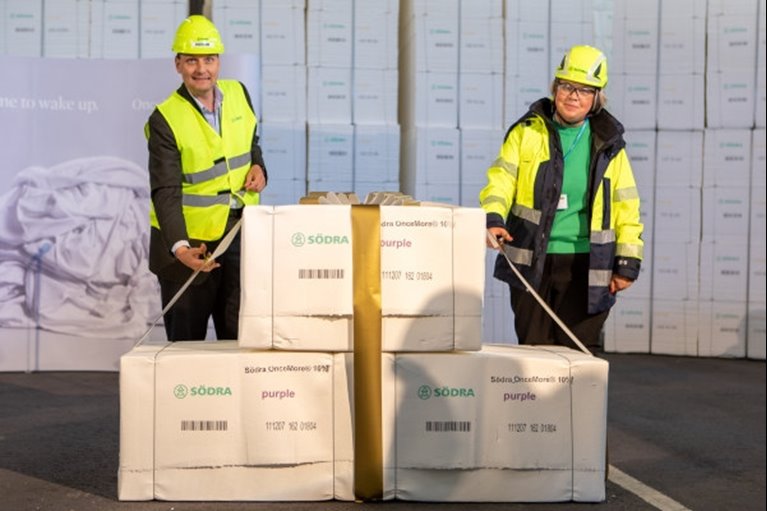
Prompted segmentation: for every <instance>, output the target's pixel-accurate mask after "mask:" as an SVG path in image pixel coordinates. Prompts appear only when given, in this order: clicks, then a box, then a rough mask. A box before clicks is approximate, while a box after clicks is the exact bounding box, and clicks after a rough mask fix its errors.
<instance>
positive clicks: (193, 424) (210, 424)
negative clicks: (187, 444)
mask: <svg viewBox="0 0 767 511" xmlns="http://www.w3.org/2000/svg"><path fill="white" fill-rule="evenodd" d="M228 429H229V421H194V420H182V421H181V431H227V430H228Z"/></svg>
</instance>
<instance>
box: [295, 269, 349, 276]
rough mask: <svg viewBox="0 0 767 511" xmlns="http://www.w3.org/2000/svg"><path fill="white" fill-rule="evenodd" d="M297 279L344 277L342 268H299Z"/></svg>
mask: <svg viewBox="0 0 767 511" xmlns="http://www.w3.org/2000/svg"><path fill="white" fill-rule="evenodd" d="M298 278H299V279H342V278H344V269H343V268H300V269H299V270H298Z"/></svg>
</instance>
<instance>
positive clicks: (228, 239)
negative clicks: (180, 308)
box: [133, 218, 242, 348]
mask: <svg viewBox="0 0 767 511" xmlns="http://www.w3.org/2000/svg"><path fill="white" fill-rule="evenodd" d="M241 226H242V218H240V219H239V220H237V223H236V224H234V226H233V227H232V228H231V230H230V231H229V232H228V233H226V236H224V237H223V239H222V240H221V243H219V244H218V246H217V247H216V250H214V251H213V253H212V254H211V255H210V256H209V257H206V258H205V262H206V263H207V262H208V261H210V260H211V259H217V258H218V257H219V256H220V255H221V254H223V253H224V252H226V249H227V248H229V245H231V244H232V240H234V237H235V236H237V233H238V232H239V231H240V227H241ZM200 271H201V269H200V268H198V269H197V270H195V271H194V273H192V275H191V276H190V277H189V278H188V279H187V281H186V282H184V285H183V286H181V289H179V290H178V292H177V293H176V294H175V295H174V296H173V298H172V299H171V300H170V301H169V302H168V305H166V306H165V308H164V309H163V310H162V312H160V314H159V315H158V316H157V318H156V319H155V320H154V321H153V322H152V324H151V325H149V328H148V329H147V331H146V332H144V335H142V336H141V338H140V339H139V340H138V341H136V344H134V345H133V347H134V348H137V347H139V346H141V345H142V344H143V343H144V341H145V340H146V338H147V337H149V334H150V333H151V332H152V330H153V329H154V327H155V326H157V323H159V321H160V320H161V319H162V317H163V316H164V315H165V313H166V312H168V311H169V310H170V308H171V307H173V305H174V304H175V303H176V302H177V301H178V299H179V298H181V295H182V294H184V291H186V289H187V288H188V287H189V286H190V285H191V284H192V282H193V281H194V279H195V278H196V277H197V274H198V273H200Z"/></svg>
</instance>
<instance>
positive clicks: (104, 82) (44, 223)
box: [0, 56, 260, 370]
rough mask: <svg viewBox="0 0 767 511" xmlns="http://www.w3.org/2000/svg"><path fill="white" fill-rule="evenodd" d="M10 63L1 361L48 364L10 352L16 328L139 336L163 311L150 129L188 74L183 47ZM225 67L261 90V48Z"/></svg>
mask: <svg viewBox="0 0 767 511" xmlns="http://www.w3.org/2000/svg"><path fill="white" fill-rule="evenodd" d="M0 66H2V69H4V70H5V72H4V78H3V80H2V81H0V140H2V141H3V143H2V146H3V157H2V160H0V218H1V219H2V220H1V221H0V370H18V369H19V368H14V367H13V366H14V364H13V363H10V362H8V361H9V360H14V359H21V358H25V359H27V362H28V363H27V366H28V367H26V368H28V369H37V368H38V367H37V366H38V365H39V364H37V363H36V362H35V361H34V360H30V358H29V357H28V356H25V357H21V356H16V357H14V355H13V353H10V354H9V353H8V351H9V348H8V347H9V346H17V347H16V348H13V349H15V350H17V351H18V350H19V349H23V344H19V343H18V342H16V343H15V344H14V343H13V342H10V341H8V342H7V344H6V345H5V346H3V344H4V343H6V341H7V340H8V339H14V340H16V341H18V339H16V338H17V337H18V336H15V337H14V335H13V334H11V333H9V329H13V330H16V329H18V328H23V329H27V330H29V329H34V330H35V331H36V332H38V333H37V334H36V337H37V338H38V341H39V336H40V334H39V332H43V333H47V332H50V333H52V334H54V333H55V334H57V336H54V337H56V338H60V337H61V334H64V335H65V336H72V337H75V338H87V339H90V340H91V341H93V340H102V339H103V340H114V339H126V340H128V339H131V340H136V339H138V338H139V337H140V336H141V334H142V333H143V332H144V331H145V330H146V328H147V324H148V323H149V322H151V321H152V320H153V319H154V318H155V317H156V316H157V314H158V313H159V310H160V301H159V287H158V286H157V283H156V279H155V277H154V276H153V275H151V274H150V273H149V270H148V268H147V262H146V260H147V253H148V236H149V219H148V211H149V187H148V185H149V176H148V173H147V171H146V161H147V149H146V139H145V137H144V130H143V128H144V124H145V123H146V121H147V119H148V117H149V114H150V113H151V111H152V110H153V108H154V106H155V104H156V103H157V102H159V101H162V100H163V99H164V98H165V97H167V96H168V95H169V94H170V93H171V92H172V91H173V90H175V89H176V88H177V87H178V86H179V85H180V84H181V79H180V76H179V75H178V74H177V73H176V71H175V67H174V64H173V58H172V56H169V58H167V59H157V60H154V59H152V60H87V59H26V58H17V57H2V56H0ZM233 70H234V71H236V72H233ZM221 76H222V77H227V78H234V79H239V80H241V81H243V82H244V83H245V84H246V85H247V86H248V87H249V90H250V92H251V94H252V96H253V98H254V100H255V99H256V98H257V97H258V94H257V89H255V86H257V85H258V83H259V78H260V77H259V76H258V62H257V59H256V58H255V57H251V56H232V57H227V58H226V59H225V61H224V62H223V63H222V73H221ZM255 106H256V108H258V105H255ZM257 111H258V110H257ZM27 337H28V336H27ZM38 344H39V342H38ZM89 345H92V342H91V343H90V344H89ZM18 346H22V348H19V347H18ZM126 346H127V344H126ZM26 348H27V351H29V350H30V348H29V347H28V346H27V347H26ZM37 349H40V348H39V346H34V347H33V349H32V351H34V350H37ZM3 353H5V354H6V355H7V356H5V357H3ZM71 356H73V357H78V356H79V354H78V353H77V352H74V353H72V354H71ZM41 358H44V357H41V356H40V354H39V353H37V354H35V357H34V359H35V360H39V359H41ZM29 366H32V367H29ZM64 366H66V364H64ZM21 369H25V368H21Z"/></svg>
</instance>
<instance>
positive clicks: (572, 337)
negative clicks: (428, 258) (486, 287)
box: [487, 230, 593, 356]
mask: <svg viewBox="0 0 767 511" xmlns="http://www.w3.org/2000/svg"><path fill="white" fill-rule="evenodd" d="M487 239H488V240H490V245H492V247H493V248H494V249H495V250H497V251H499V252H500V253H501V254H503V258H504V259H506V262H507V263H509V267H511V271H513V272H514V275H516V276H517V278H518V279H519V280H521V281H522V284H524V285H525V288H526V289H527V291H528V292H529V293H531V294H532V295H533V297H534V298H535V300H536V301H537V302H538V303H539V304H541V307H543V310H545V311H546V313H547V314H548V315H549V316H551V319H553V320H554V322H556V324H557V325H559V327H560V328H561V329H562V330H564V331H565V333H566V334H567V336H568V337H569V338H570V340H572V341H573V342H574V343H575V345H576V346H578V348H580V350H581V351H582V352H584V353H585V354H587V355H591V356H593V354H592V353H591V352H590V351H589V350H588V348H586V346H584V345H583V343H582V342H581V341H580V340H578V338H577V337H576V336H575V334H574V333H573V332H572V331H571V330H570V329H569V328H567V325H565V323H564V322H563V321H562V320H561V319H559V316H557V315H556V314H555V313H554V311H553V310H551V307H549V306H548V305H547V304H546V302H545V301H543V298H541V297H540V295H539V294H538V293H536V292H535V289H533V286H531V285H530V283H529V282H528V281H527V280H526V279H525V278H524V277H523V276H522V274H521V273H520V272H519V270H518V269H517V267H516V266H514V263H512V262H511V259H509V255H508V254H507V253H506V251H505V250H504V249H503V246H502V245H501V243H500V242H499V241H498V240H497V239H496V237H495V236H493V233H491V232H490V231H489V230H488V231H487Z"/></svg>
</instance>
